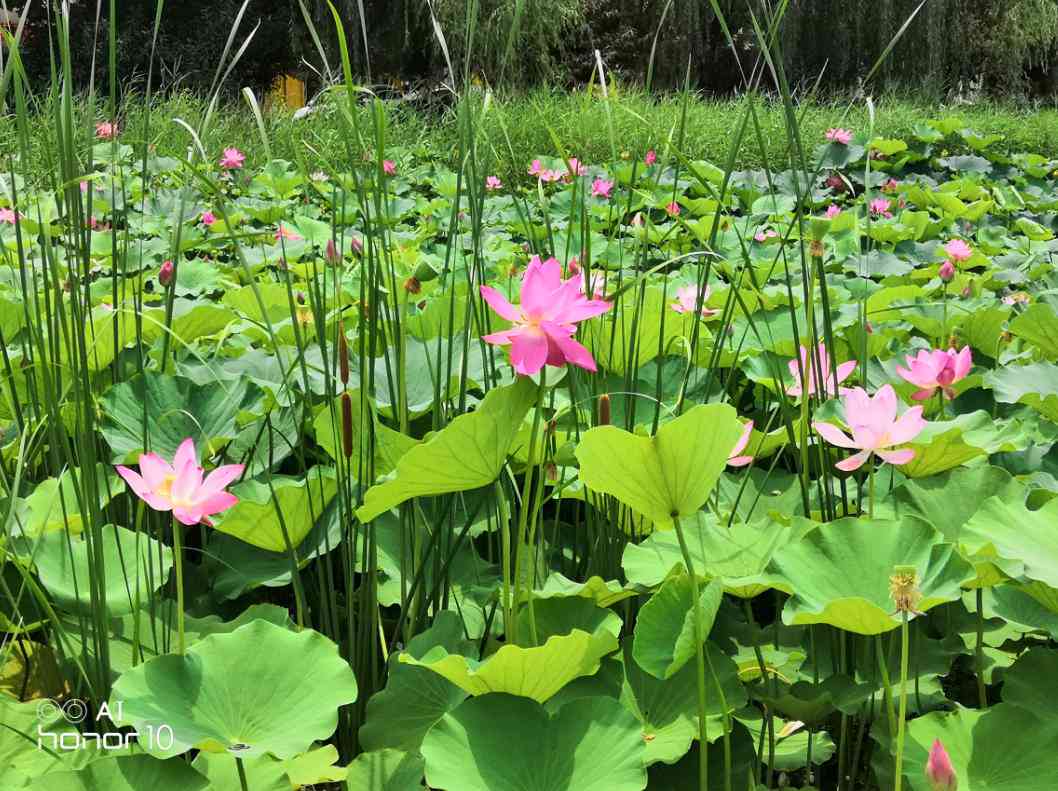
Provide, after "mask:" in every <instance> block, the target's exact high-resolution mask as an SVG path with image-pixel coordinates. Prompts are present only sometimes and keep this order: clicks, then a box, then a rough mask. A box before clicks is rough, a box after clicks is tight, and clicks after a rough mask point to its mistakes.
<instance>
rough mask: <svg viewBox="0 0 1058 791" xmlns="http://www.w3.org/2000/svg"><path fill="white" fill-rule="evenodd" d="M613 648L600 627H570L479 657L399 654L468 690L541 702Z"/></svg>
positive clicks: (442, 653)
mask: <svg viewBox="0 0 1058 791" xmlns="http://www.w3.org/2000/svg"><path fill="white" fill-rule="evenodd" d="M616 649H617V639H616V638H615V637H614V636H613V634H611V633H610V632H609V631H607V630H606V629H600V630H599V631H597V632H595V633H593V634H589V633H587V632H584V631H580V630H575V631H573V632H570V633H569V634H566V635H553V636H551V637H550V638H548V639H547V641H546V642H544V644H543V645H540V646H536V647H533V648H523V647H521V646H518V645H509V644H508V645H504V646H502V647H501V648H500V649H499V650H498V651H497V652H496V653H495V654H493V655H492V656H490V657H488V658H487V659H485V660H483V661H480V662H479V661H477V660H474V659H470V658H468V657H465V656H463V655H461V654H450V653H448V651H447V650H446V649H445V648H444V647H437V648H433V649H431V650H430V651H429V652H427V653H426V654H425V655H424V656H423V657H422V659H416V658H415V657H414V656H411V655H410V654H402V655H401V657H400V661H401V662H405V663H407V664H410V665H414V666H418V667H425V668H429V669H430V670H432V671H433V672H435V673H438V674H440V675H442V676H444V677H445V678H447V679H448V680H449V681H451V682H452V683H453V684H455V685H456V686H458V687H460V688H461V689H463V690H465V691H466V692H469V693H470V694H471V695H485V694H488V693H490V692H504V693H507V694H509V695H517V696H521V697H526V698H532V699H533V700H535V701H537V702H538V703H543V702H544V701H546V700H547V699H548V698H550V697H551V696H552V695H554V694H555V693H556V692H558V691H559V690H560V689H562V687H564V686H565V685H566V684H567V683H568V682H570V681H572V680H573V679H575V678H578V677H579V676H590V675H591V674H592V673H594V672H595V671H596V670H598V669H599V662H600V661H601V660H602V658H603V657H604V656H606V655H607V654H609V653H612V652H613V651H615V650H616Z"/></svg>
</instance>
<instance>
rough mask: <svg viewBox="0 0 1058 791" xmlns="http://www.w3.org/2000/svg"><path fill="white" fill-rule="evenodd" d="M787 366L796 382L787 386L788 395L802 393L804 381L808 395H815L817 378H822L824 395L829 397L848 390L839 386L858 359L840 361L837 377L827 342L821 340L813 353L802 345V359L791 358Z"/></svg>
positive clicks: (795, 395) (848, 375) (850, 372)
mask: <svg viewBox="0 0 1058 791" xmlns="http://www.w3.org/2000/svg"><path fill="white" fill-rule="evenodd" d="M816 363H819V370H820V373H819V375H818V376H817V375H816V372H815V365H816ZM786 366H787V367H788V368H789V369H790V376H792V377H793V380H794V383H793V384H792V385H790V386H789V387H787V388H786V394H787V395H790V396H793V397H794V398H796V397H798V396H800V395H802V392H801V384H802V382H807V385H808V395H810V396H811V395H815V394H816V383H817V381H816V380H817V379H822V382H823V395H824V396H825V397H827V398H829V397H831V396H834V395H837V394H838V393H842V394H845V393H847V392H848V388H847V387H839V385H840V384H841V383H842V382H844V381H845V380H846V379H848V378H849V377H850V376H851V375H852V372H853V371H855V370H856V361H855V360H849V361H848V362H844V363H838V366H837V377H835V376H834V370H832V369H831V367H830V355H828V354H827V347H826V344H824V343H822V342H820V344H819V346H817V347H816V349H815V353H814V354H811V355H810V354H809V353H808V349H806V348H805V347H804V346H802V347H801V357H800V360H790V361H789V362H788V363H787V364H786ZM802 372H803V374H802Z"/></svg>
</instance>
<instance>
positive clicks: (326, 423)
mask: <svg viewBox="0 0 1058 791" xmlns="http://www.w3.org/2000/svg"><path fill="white" fill-rule="evenodd" d="M341 402H342V399H341V398H338V399H336V400H335V401H334V404H333V408H324V409H322V410H320V413H319V414H318V415H316V419H315V420H314V421H313V423H312V430H313V433H314V434H315V435H316V442H318V443H319V445H320V447H322V448H323V449H324V450H325V451H327V454H328V455H329V456H330V457H331V458H332V459H334V460H335V461H337V460H338V459H339V453H341V458H345V453H344V451H342V449H341V448H342V404H341ZM349 404H350V406H351V407H352V412H351V415H352V422H351V425H352V444H351V448H352V454H351V455H350V457H349V463H350V465H351V466H352V470H353V472H352V475H353V477H354V478H357V479H360V478H362V477H363V476H362V474H361V470H360V464H361V459H363V460H364V461H365V462H366V460H367V457H368V456H369V455H370V454H371V453H372V448H374V462H375V466H374V470H375V475H388V474H389V473H390V472H392V471H393V470H394V469H395V468H396V466H397V462H398V461H399V460H400V458H401V456H403V455H404V454H405V453H407V452H408V451H409V450H411V449H412V448H414V447H415V446H416V445H418V444H419V443H418V442H417V441H416V440H415V439H414V438H412V437H409V436H407V435H406V434H401V433H400V432H399V431H394V430H393V429H391V428H390V427H389V426H386V425H384V424H383V423H381V422H379V420H378V416H377V415H376V414H375V410H374V408H373V407H372V406H371V405H370V404H368V405H367V409H366V410H364V409H362V405H361V403H360V391H359V390H351V391H349ZM367 421H371V424H372V425H371V426H370V427H369V426H368V422H367ZM372 443H373V445H372Z"/></svg>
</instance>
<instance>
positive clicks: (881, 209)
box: [868, 198, 893, 217]
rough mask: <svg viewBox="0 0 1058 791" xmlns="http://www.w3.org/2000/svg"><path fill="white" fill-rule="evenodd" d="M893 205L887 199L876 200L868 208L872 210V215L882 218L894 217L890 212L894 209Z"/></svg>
mask: <svg viewBox="0 0 1058 791" xmlns="http://www.w3.org/2000/svg"><path fill="white" fill-rule="evenodd" d="M892 205H893V204H892V203H891V202H890V201H888V200H887V199H885V198H875V199H874V200H872V201H871V202H870V203H869V204H868V208H869V209H870V210H871V214H876V215H879V216H881V217H892V216H893V213H892V212H891V211H889V209H890V208H892Z"/></svg>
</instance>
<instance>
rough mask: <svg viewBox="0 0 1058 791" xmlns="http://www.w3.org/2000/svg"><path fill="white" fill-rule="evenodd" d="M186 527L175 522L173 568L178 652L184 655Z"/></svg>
mask: <svg viewBox="0 0 1058 791" xmlns="http://www.w3.org/2000/svg"><path fill="white" fill-rule="evenodd" d="M183 533H184V526H183V525H182V524H180V522H178V521H177V520H175V519H174V520H173V568H174V569H175V571H176V652H177V653H178V654H180V655H183V653H184V648H185V646H184V536H183Z"/></svg>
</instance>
